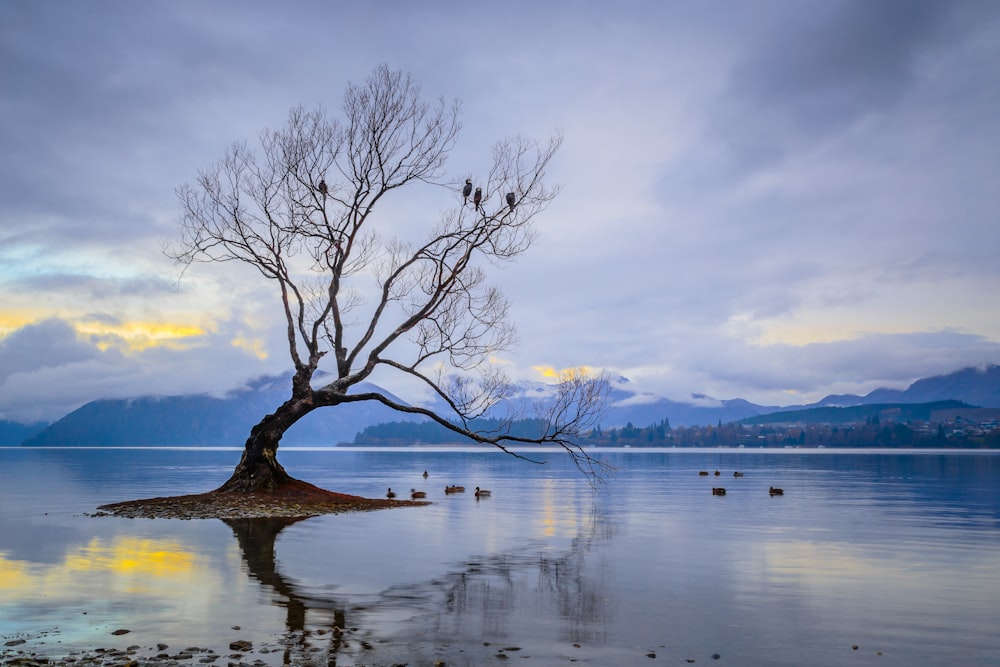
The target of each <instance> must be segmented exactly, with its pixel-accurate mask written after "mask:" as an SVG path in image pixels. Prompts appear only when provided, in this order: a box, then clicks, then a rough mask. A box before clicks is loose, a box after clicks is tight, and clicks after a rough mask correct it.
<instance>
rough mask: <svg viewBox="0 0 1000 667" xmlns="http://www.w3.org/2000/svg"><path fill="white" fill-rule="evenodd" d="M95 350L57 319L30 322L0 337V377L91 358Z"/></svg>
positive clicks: (4, 377) (67, 325)
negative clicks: (36, 322) (35, 322)
mask: <svg viewBox="0 0 1000 667" xmlns="http://www.w3.org/2000/svg"><path fill="white" fill-rule="evenodd" d="M96 356H98V351H97V350H96V349H95V348H94V347H92V346H91V345H89V344H87V343H86V342H84V341H81V340H79V339H78V337H77V335H76V331H75V330H74V329H73V327H72V326H70V325H69V324H67V323H66V322H63V321H61V320H57V319H50V320H45V321H43V322H39V323H38V324H30V325H28V326H25V327H23V328H21V329H18V330H16V331H14V332H12V333H9V334H7V335H6V336H4V337H3V338H0V380H5V379H6V378H8V377H10V376H11V375H13V374H14V373H23V372H27V371H34V370H38V369H42V368H52V367H56V366H63V365H66V364H71V363H77V362H81V361H86V360H88V359H93V358H94V357H96Z"/></svg>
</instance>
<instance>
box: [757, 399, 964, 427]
mask: <svg viewBox="0 0 1000 667" xmlns="http://www.w3.org/2000/svg"><path fill="white" fill-rule="evenodd" d="M963 412H965V413H968V414H970V415H971V414H975V413H977V412H983V409H982V408H976V407H974V406H971V405H969V404H968V403H963V402H962V401H953V400H948V401H932V402H929V403H865V404H863V405H851V406H845V407H831V406H820V407H815V408H806V409H804V410H802V409H800V410H781V411H778V412H771V413H769V414H766V415H758V416H756V417H749V418H747V419H743V420H741V423H744V424H858V423H862V422H868V421H869V420H878V421H877V422H873V423H880V422H887V421H896V422H909V421H923V422H928V421H931V420H932V419H933V418H934V416H935V415H943V414H946V413H948V414H961V413H963Z"/></svg>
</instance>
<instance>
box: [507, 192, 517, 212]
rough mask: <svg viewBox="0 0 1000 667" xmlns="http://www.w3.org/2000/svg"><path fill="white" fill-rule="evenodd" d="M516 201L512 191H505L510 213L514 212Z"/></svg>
mask: <svg viewBox="0 0 1000 667" xmlns="http://www.w3.org/2000/svg"><path fill="white" fill-rule="evenodd" d="M516 201H517V198H516V197H515V196H514V193H513V192H508V193H507V206H510V212H511V213H513V212H514V202H516Z"/></svg>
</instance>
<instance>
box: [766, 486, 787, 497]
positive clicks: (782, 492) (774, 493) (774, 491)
mask: <svg viewBox="0 0 1000 667" xmlns="http://www.w3.org/2000/svg"><path fill="white" fill-rule="evenodd" d="M768 493H770V494H771V495H772V496H783V495H785V490H784V489H776V488H775V487H773V486H772V487H771V488H770V489H768Z"/></svg>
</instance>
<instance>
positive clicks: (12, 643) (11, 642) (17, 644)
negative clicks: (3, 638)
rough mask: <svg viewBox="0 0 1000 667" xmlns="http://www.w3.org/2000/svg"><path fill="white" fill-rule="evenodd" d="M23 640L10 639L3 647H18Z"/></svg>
mask: <svg viewBox="0 0 1000 667" xmlns="http://www.w3.org/2000/svg"><path fill="white" fill-rule="evenodd" d="M24 642H25V640H23V639H11V640H10V641H9V642H6V643H4V646H20V645H21V644H23V643H24Z"/></svg>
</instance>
